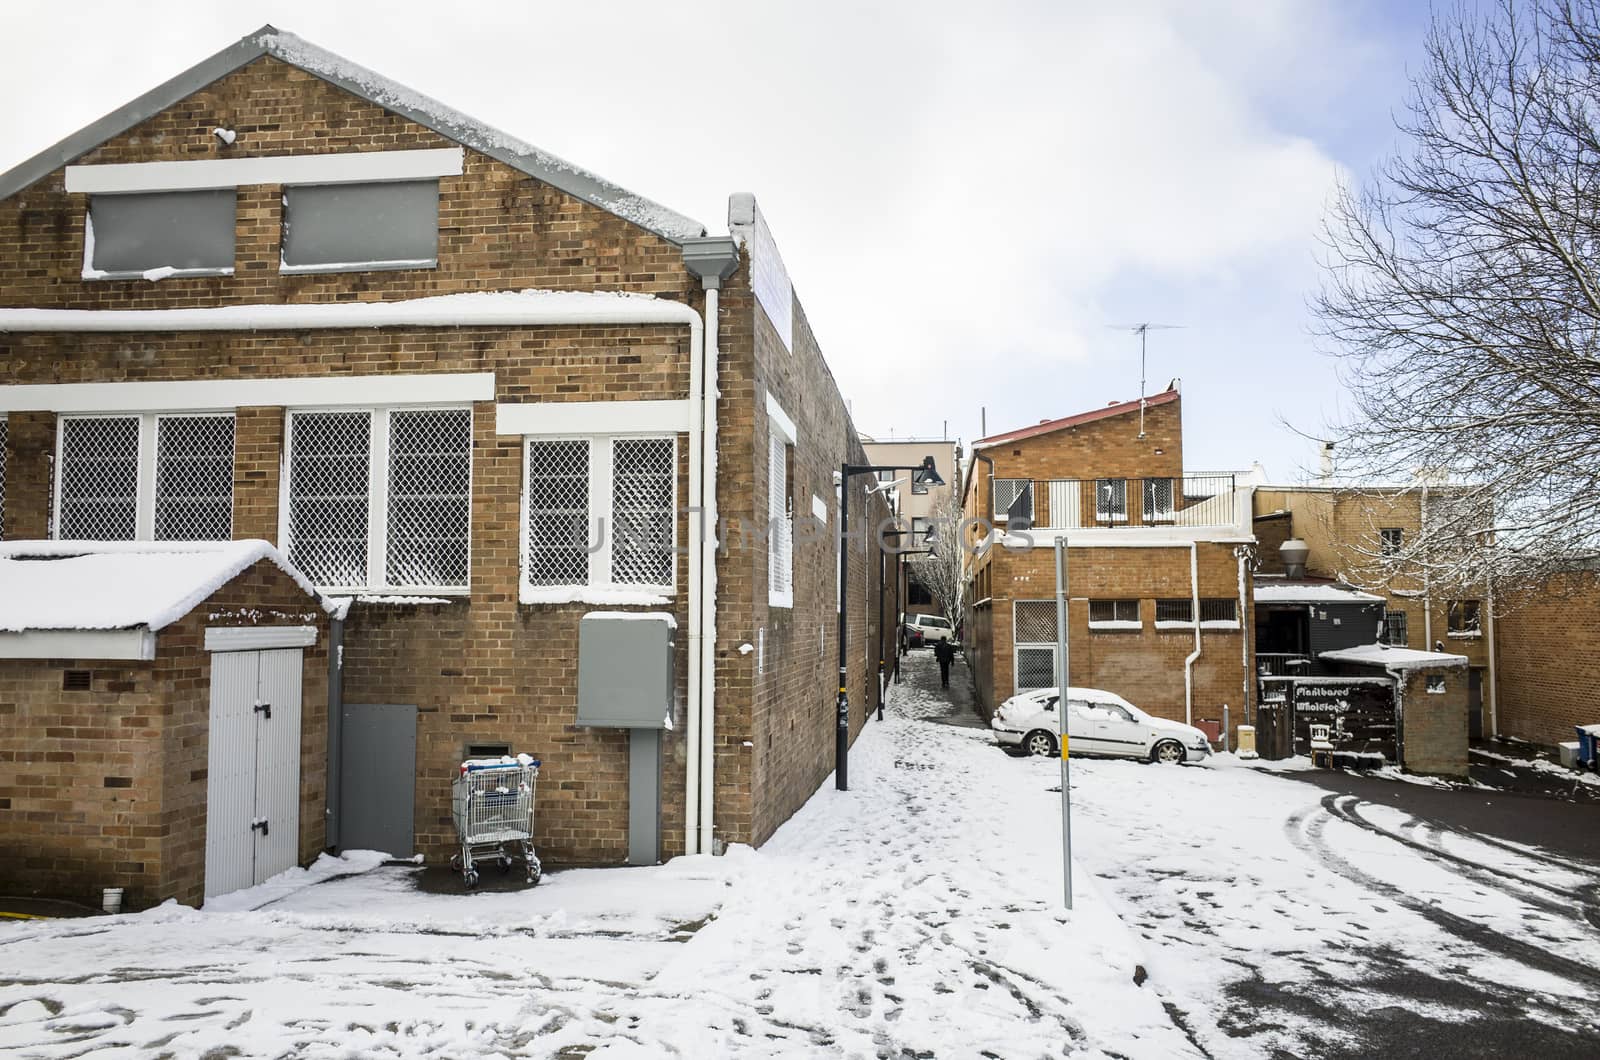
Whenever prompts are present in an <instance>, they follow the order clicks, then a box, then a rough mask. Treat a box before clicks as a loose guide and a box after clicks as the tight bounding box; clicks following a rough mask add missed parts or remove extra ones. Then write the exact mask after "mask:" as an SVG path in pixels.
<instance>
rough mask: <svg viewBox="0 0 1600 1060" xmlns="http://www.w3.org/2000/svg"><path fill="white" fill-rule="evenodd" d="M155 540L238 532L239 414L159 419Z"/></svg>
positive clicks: (200, 538) (205, 538)
mask: <svg viewBox="0 0 1600 1060" xmlns="http://www.w3.org/2000/svg"><path fill="white" fill-rule="evenodd" d="M155 505H156V508H155V527H154V533H155V538H156V540H158V541H226V540H228V539H229V538H231V537H232V536H233V417H232V416H158V417H157V418H156V497H155Z"/></svg>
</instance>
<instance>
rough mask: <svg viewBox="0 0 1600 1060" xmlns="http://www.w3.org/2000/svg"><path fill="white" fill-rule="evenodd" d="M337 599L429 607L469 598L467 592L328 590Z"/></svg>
mask: <svg viewBox="0 0 1600 1060" xmlns="http://www.w3.org/2000/svg"><path fill="white" fill-rule="evenodd" d="M328 592H329V594H330V595H331V596H332V597H333V599H336V600H341V601H342V600H350V601H353V602H355V603H358V604H383V605H386V606H389V607H429V606H438V605H441V604H454V603H461V602H463V601H465V600H467V599H468V597H467V594H466V593H464V592H463V593H460V594H458V595H455V596H422V595H420V594H417V593H405V592H393V593H357V594H356V595H354V596H347V595H342V594H341V595H334V590H328Z"/></svg>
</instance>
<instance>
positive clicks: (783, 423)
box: [767, 390, 800, 445]
mask: <svg viewBox="0 0 1600 1060" xmlns="http://www.w3.org/2000/svg"><path fill="white" fill-rule="evenodd" d="M767 421H768V423H769V424H770V426H771V428H772V430H773V431H775V432H776V433H778V434H781V435H782V436H783V440H784V441H786V442H788V443H789V444H790V445H799V444H800V433H799V432H798V431H797V430H795V426H794V420H793V419H791V418H790V417H789V414H788V413H787V412H785V411H784V410H783V406H782V405H780V404H778V399H777V398H775V397H773V396H772V391H770V390H769V391H767Z"/></svg>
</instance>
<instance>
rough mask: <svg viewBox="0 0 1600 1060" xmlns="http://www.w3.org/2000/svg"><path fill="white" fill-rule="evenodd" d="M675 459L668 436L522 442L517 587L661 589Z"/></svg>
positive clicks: (666, 584)
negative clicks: (523, 518)
mask: <svg viewBox="0 0 1600 1060" xmlns="http://www.w3.org/2000/svg"><path fill="white" fill-rule="evenodd" d="M677 452H678V451H677V441H676V439H675V438H673V437H671V436H668V437H648V438H633V437H610V436H605V435H600V436H596V437H592V438H529V439H528V441H527V446H526V452H525V458H526V460H527V482H528V492H527V497H526V500H525V504H526V511H527V526H526V528H525V532H526V535H527V536H526V538H525V540H524V550H523V554H524V562H525V568H526V569H525V570H524V572H523V583H524V585H525V586H527V587H529V588H533V589H537V588H541V587H552V586H560V587H564V588H574V587H581V586H595V587H600V588H614V587H627V588H630V589H637V588H647V589H653V590H658V591H661V592H671V591H672V587H673V585H674V584H675V583H676V575H677V562H676V560H677V474H678V455H677Z"/></svg>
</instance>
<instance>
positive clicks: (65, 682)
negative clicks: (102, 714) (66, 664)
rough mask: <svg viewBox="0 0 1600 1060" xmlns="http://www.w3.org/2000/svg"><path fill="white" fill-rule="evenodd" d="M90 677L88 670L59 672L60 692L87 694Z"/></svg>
mask: <svg viewBox="0 0 1600 1060" xmlns="http://www.w3.org/2000/svg"><path fill="white" fill-rule="evenodd" d="M90 677H91V675H90V673H89V671H88V670H63V671H61V691H63V692H87V691H89V688H90Z"/></svg>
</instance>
